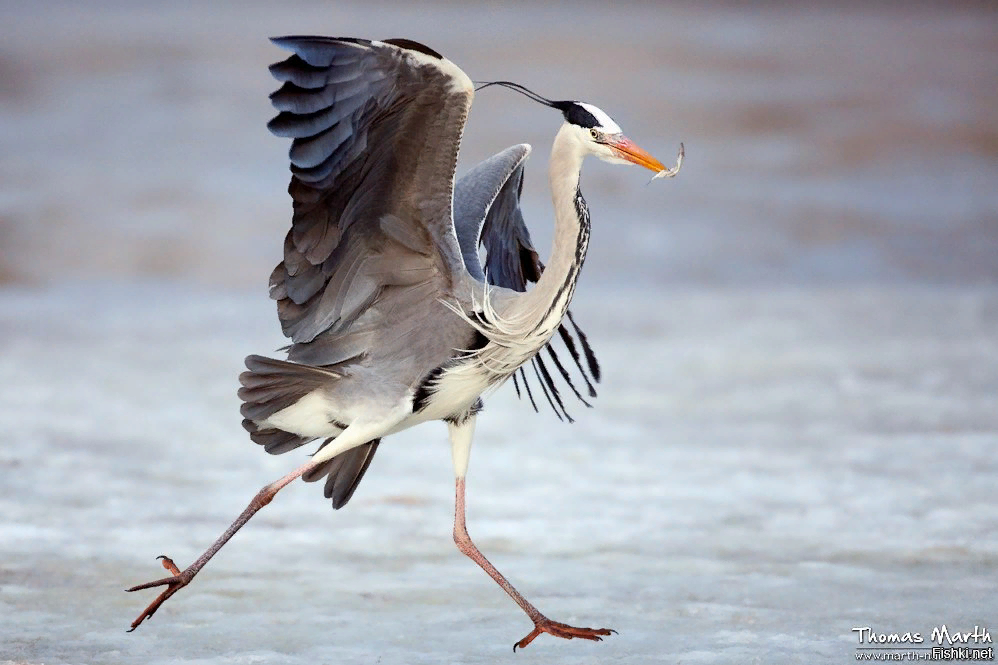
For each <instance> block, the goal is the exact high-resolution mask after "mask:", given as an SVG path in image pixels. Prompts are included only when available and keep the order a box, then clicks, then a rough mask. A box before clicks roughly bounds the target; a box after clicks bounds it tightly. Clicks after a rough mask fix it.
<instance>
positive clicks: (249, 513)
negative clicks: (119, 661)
mask: <svg viewBox="0 0 998 665" xmlns="http://www.w3.org/2000/svg"><path fill="white" fill-rule="evenodd" d="M316 464H317V462H315V461H310V462H307V463H306V464H303V465H302V466H300V467H298V468H297V469H295V470H294V471H292V472H291V473H289V474H288V475H286V476H284V477H283V478H281V479H280V480H277V481H274V482H272V483H270V484H269V485H266V486H264V487H263V488H262V489H261V490H260V491H259V492H257V494H256V496H254V497H253V500H252V501H250V503H249V505H248V506H246V509H245V510H244V511H243V512H242V513H241V514H240V515H239V517H237V518H236V521H235V522H233V523H232V524H231V525H230V526H229V528H228V529H226V530H225V533H223V534H222V535H221V536H220V537H219V538H218V540H216V541H215V543H214V544H213V545H212V546H211V547H209V548H208V549H207V550H206V551H205V553H204V554H202V555H201V556H200V557H199V558H198V560H197V561H195V562H194V563H192V564H191V565H190V566H188V567H187V569H186V570H184V571H182V572H181V571H180V569H179V568H177V566H176V564H174V563H173V560H172V559H170V557H168V556H165V555H164V556H160V557H158V558H159V559H162V561H163V567H164V568H166V569H167V570H168V571H170V572H171V573H173V577H164V578H163V579H161V580H155V581H153V582H146V583H145V584H139V585H137V586H133V587H132V588H130V589H125V590H126V591H138V590H140V589H151V588H152V587H157V586H165V587H166V589H165V590H164V591H163V593H161V594H159V596H158V597H157V598H156V600H154V601H152V603H150V604H149V607H147V608H146V609H145V610H144V611H143V612H142V614H140V615H139V616H138V618H137V619H135V621H133V622H132V627H131V628H129V629H128V632H132V631H133V630H135V629H136V628H138V627H139V624H141V623H142V622H143V621H145V620H146V619H148V618H150V617H152V615H153V614H155V613H156V610H158V609H159V606H160V605H162V604H163V603H164V602H166V600H167V598H169V597H170V596H172V595H173V594H175V593H177V592H178V591H180V590H181V589H183V588H184V587H185V586H187V585H188V584H190V583H191V580H193V579H194V576H195V575H197V574H198V571H199V570H201V569H202V568H204V566H205V564H207V563H208V561H210V560H211V557H213V556H215V554H216V553H217V552H218V550H220V549H222V546H223V545H225V543H227V542H229V539H230V538H232V536H234V535H236V531H239V529H241V528H242V527H243V525H244V524H246V523H247V522H249V520H250V518H251V517H253V515H255V514H256V512H257V511H258V510H260V509H261V508H263V507H264V506H266V505H267V504H268V503H270V502H271V500H272V499H273V498H274V496H275V495H276V494H277V493H278V492H280V491H281V490H282V489H283V488H284V487H285V486H286V485H288V484H289V483H290V482H292V481H293V480H295V479H296V478H298V477H300V476H301V475H302V474H305V473H307V472H308V471H309V469H311V468H312V467H314V466H315V465H316Z"/></svg>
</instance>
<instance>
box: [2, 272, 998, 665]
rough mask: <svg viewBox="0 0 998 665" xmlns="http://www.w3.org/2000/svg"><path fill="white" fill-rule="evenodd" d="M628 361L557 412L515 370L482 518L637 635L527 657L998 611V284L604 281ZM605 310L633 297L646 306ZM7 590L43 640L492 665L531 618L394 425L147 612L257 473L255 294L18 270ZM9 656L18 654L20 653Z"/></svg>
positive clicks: (509, 568) (49, 657) (441, 433)
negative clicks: (537, 401) (239, 386)
mask: <svg viewBox="0 0 998 665" xmlns="http://www.w3.org/2000/svg"><path fill="white" fill-rule="evenodd" d="M576 309H577V311H578V317H579V319H580V321H582V322H584V323H585V325H586V326H587V328H588V329H589V332H590V336H591V338H592V339H593V341H594V344H595V345H596V348H597V351H598V353H599V354H600V358H601V360H602V361H603V364H604V366H605V368H606V377H605V379H604V382H603V385H602V395H601V397H600V398H599V399H598V401H597V408H595V409H593V410H585V409H583V410H578V409H577V410H576V411H577V413H576V415H577V417H578V422H577V423H576V424H574V425H564V424H561V423H559V422H558V421H557V420H555V418H554V416H553V415H552V414H550V413H542V414H536V415H535V414H532V413H530V412H529V407H528V406H527V405H526V404H524V403H521V402H518V401H517V400H516V399H515V396H514V395H513V392H512V389H511V388H510V387H504V388H503V389H502V390H501V391H500V392H499V393H498V394H497V395H496V396H494V397H493V398H492V399H490V400H489V401H488V403H487V408H486V412H485V413H484V414H483V415H482V417H481V418H480V420H479V428H478V436H477V439H476V447H475V450H474V451H473V454H472V460H471V470H470V476H469V520H470V522H469V528H470V531H471V533H472V535H473V536H474V537H475V538H476V539H477V540H478V543H479V545H480V546H481V548H482V549H483V550H484V551H485V552H486V553H487V555H489V556H490V557H491V558H492V560H493V561H494V563H495V564H496V565H497V566H498V567H499V568H500V570H503V571H504V572H505V573H506V574H507V575H508V576H509V577H510V578H511V580H512V581H513V582H514V583H515V584H517V585H518V586H519V588H520V589H521V590H522V591H523V592H524V593H525V594H526V595H527V596H528V597H529V598H531V599H532V600H533V601H534V602H535V603H537V604H538V605H539V607H540V608H541V609H542V611H545V612H547V613H549V615H550V616H552V617H553V618H556V619H558V620H562V621H569V622H578V623H581V624H583V625H601V626H602V625H607V626H610V627H613V628H616V629H617V630H619V631H620V634H619V635H616V636H613V637H612V638H610V639H608V640H607V641H606V642H605V643H603V644H599V645H593V644H589V643H576V642H573V643H565V642H562V641H560V640H555V639H553V638H550V637H545V636H542V637H541V638H539V639H538V640H537V641H536V642H535V643H534V644H532V645H531V646H530V647H529V648H528V649H526V650H525V651H524V652H522V653H520V654H518V655H517V656H516V658H517V659H518V662H519V661H520V660H522V661H523V662H545V663H559V662H565V663H568V662H579V660H580V659H582V660H585V661H587V662H606V663H610V662H625V663H648V662H670V663H690V662H716V663H746V662H749V663H752V662H758V663H773V662H792V663H816V662H829V663H831V662H843V661H844V660H846V659H848V658H850V657H851V655H852V650H853V648H854V647H855V646H856V645H855V641H856V640H855V635H854V634H853V633H851V632H850V631H851V629H852V628H853V627H859V626H866V625H869V626H872V627H874V628H876V629H878V630H882V631H889V632H891V631H906V630H912V631H915V630H919V631H922V632H924V633H926V634H927V633H928V631H929V630H931V628H932V627H933V626H935V625H937V624H941V623H946V624H948V625H949V626H951V627H952V626H954V625H956V626H961V627H966V629H970V628H972V626H973V625H974V624H980V625H990V623H989V622H992V621H993V619H994V616H995V603H994V596H993V588H992V587H993V584H992V582H993V580H994V577H995V574H996V565H998V529H996V527H998V504H996V502H995V500H994V499H995V480H996V464H995V459H994V457H995V455H994V453H995V445H996V443H998V440H996V432H998V398H996V395H998V294H996V293H995V292H994V291H987V290H984V291H981V290H972V289H856V290H844V289H841V290H815V289H811V290H785V291H779V292H775V293H773V292H765V291H753V290H744V291H736V292H731V291H706V290H695V289H689V290H676V291H667V292H658V291H656V292H644V293H638V294H632V295H628V296H626V297H621V295H620V294H619V293H615V292H610V291H605V290H600V289H598V288H592V289H588V290H587V292H586V293H585V294H582V295H581V296H580V299H579V302H578V306H577V308H576ZM612 322H621V323H622V328H620V329H618V327H617V326H616V325H615V324H614V323H612ZM0 333H2V335H3V339H4V348H3V351H2V355H0V384H2V385H4V386H5V392H4V402H5V405H4V406H5V408H4V409H3V410H2V411H0V429H2V430H3V431H5V432H7V433H8V435H7V437H6V438H7V445H6V446H4V447H3V449H2V451H0V469H2V471H3V476H4V482H3V486H2V487H3V489H2V493H0V514H2V515H3V516H4V517H3V520H2V522H0V575H2V577H0V580H2V587H0V615H2V616H3V623H2V627H0V635H2V637H3V639H2V642H3V646H2V652H3V655H4V656H5V657H7V658H12V659H14V660H15V661H16V662H27V663H32V664H35V663H46V664H52V663H63V662H67V663H78V662H86V663H91V662H93V663H97V662H100V663H115V662H121V663H200V662H204V663H209V662H210V663H253V662H267V663H316V662H330V663H332V662H368V663H373V662H383V663H440V662H482V663H484V662H493V661H495V660H496V659H498V658H509V657H511V654H510V653H509V650H510V646H511V645H512V643H513V642H514V641H515V640H517V639H519V638H520V637H522V636H523V635H525V634H526V632H527V631H528V630H529V628H530V624H529V622H528V621H527V619H526V618H525V617H524V616H523V614H522V613H521V612H520V610H519V609H518V608H517V607H516V606H515V605H514V604H513V603H512V602H511V601H510V600H509V599H508V598H507V597H506V596H505V595H504V594H503V592H502V591H501V590H500V589H499V588H498V587H497V586H496V585H495V584H494V583H493V582H492V581H491V580H490V579H488V577H487V576H486V575H485V574H484V573H483V572H481V571H480V570H479V569H478V568H477V567H476V566H475V565H474V564H473V563H472V562H470V561H469V560H467V559H465V558H464V557H463V556H462V555H461V554H460V553H459V552H458V551H457V549H456V548H455V547H454V546H453V543H452V542H451V539H450V527H451V521H450V520H451V514H452V513H451V511H452V477H451V470H450V459H449V449H448V445H447V442H446V434H445V429H444V428H443V427H442V426H440V425H435V424H432V423H431V424H427V425H423V426H421V427H419V428H417V429H414V430H410V431H408V432H405V433H402V434H400V435H397V436H394V437H392V438H390V439H389V440H388V441H387V443H385V444H384V445H383V446H382V449H381V451H379V453H378V456H377V458H376V460H375V462H374V464H373V465H372V467H371V469H370V471H369V474H368V476H367V478H365V480H364V482H363V483H362V484H361V486H360V488H359V489H358V491H357V494H356V495H355V497H354V498H353V500H352V502H351V503H350V504H349V505H348V506H347V507H346V508H345V509H343V510H341V511H339V512H335V513H334V512H333V511H332V509H331V508H330V506H329V503H328V501H326V500H324V499H323V498H322V496H321V491H320V488H319V487H318V486H316V485H305V484H303V483H295V484H293V485H291V486H290V487H289V488H288V489H286V490H285V491H284V492H283V493H281V494H280V495H279V496H278V497H277V499H276V500H275V501H274V503H272V504H271V505H270V506H268V507H267V508H266V509H264V510H263V511H262V512H261V513H260V514H259V515H258V516H257V517H256V518H254V520H253V521H251V522H250V524H249V525H248V526H247V527H246V528H245V529H244V530H243V531H242V532H240V533H239V534H238V535H237V536H236V537H235V538H234V539H233V541H232V542H230V543H229V544H228V545H227V546H226V547H225V548H224V549H223V550H222V552H221V553H220V554H219V555H218V556H217V557H216V559H215V560H213V561H212V562H211V563H210V564H209V565H208V567H207V568H206V569H205V570H204V571H203V572H202V573H201V575H200V576H199V577H198V578H197V579H196V580H195V582H194V583H193V584H192V585H191V586H190V587H188V588H187V589H185V590H183V591H181V592H180V593H179V594H178V595H177V596H175V597H174V598H173V599H171V600H170V601H168V602H167V604H166V605H164V606H163V608H162V609H161V610H160V611H159V613H158V614H157V615H156V616H155V618H154V619H153V620H151V621H149V622H148V623H146V624H144V625H142V626H141V627H140V628H139V629H138V630H137V631H136V632H135V633H132V634H126V633H125V632H124V630H125V628H127V626H128V624H129V622H130V621H131V620H132V619H133V618H134V617H135V616H136V615H137V613H138V612H139V611H140V610H141V609H142V607H144V606H145V604H146V603H147V602H148V601H149V600H151V598H152V597H153V593H152V592H149V591H147V592H139V593H135V594H126V593H124V592H123V591H122V589H123V588H124V587H126V586H129V585H132V584H137V583H139V582H144V581H148V580H150V579H154V578H156V577H159V576H162V574H163V572H162V570H161V569H160V567H159V565H158V562H156V561H154V559H153V557H155V556H156V555H158V554H162V553H166V554H169V555H170V556H172V557H174V558H175V559H176V560H177V562H178V564H180V565H182V566H183V565H186V563H188V562H189V561H190V560H192V559H193V558H194V557H196V556H197V554H199V553H200V551H201V550H202V549H203V548H204V547H206V546H207V545H208V544H209V543H210V542H211V541H212V540H213V539H214V538H215V537H216V536H217V535H218V534H219V533H220V532H221V531H222V530H223V529H224V527H225V526H226V525H227V524H228V523H229V521H230V520H231V519H233V518H234V517H235V515H236V514H237V513H238V512H239V511H240V510H241V509H242V508H243V506H244V505H245V503H246V502H247V501H248V500H249V499H250V498H251V496H252V495H253V493H254V492H255V491H256V490H257V489H258V488H259V487H260V486H261V485H263V484H264V483H266V482H269V481H270V480H272V479H274V478H276V477H278V476H279V475H283V473H285V472H286V471H288V470H290V469H291V468H292V467H293V466H295V465H297V464H298V463H300V462H301V461H302V460H303V459H304V455H303V454H302V453H301V452H299V453H297V454H295V453H290V454H287V455H284V456H281V457H269V456H267V455H265V454H264V453H263V452H262V451H261V450H260V449H258V448H257V447H256V446H254V445H253V444H252V443H250V442H249V441H248V439H247V437H246V435H245V433H244V432H243V431H242V429H241V428H240V427H239V426H238V414H237V408H238V402H237V399H236V397H235V388H236V385H235V376H236V374H237V373H238V371H239V369H240V360H241V358H242V356H243V355H245V354H246V353H249V352H253V351H265V350H267V349H271V348H274V347H275V346H277V345H278V344H280V343H281V339H280V338H279V336H278V335H277V334H276V324H275V323H274V322H273V320H272V311H271V306H270V304H269V303H268V302H266V300H265V299H264V298H262V297H260V296H258V295H256V294H245V295H244V294H223V293H218V292H216V291H212V292H207V291H201V292H199V291H197V290H192V289H182V288H166V287H162V286H148V285H147V286H138V287H132V288H127V289H126V288H122V287H117V286H106V287H93V288H90V287H88V288H75V289H74V288H68V287H67V288H61V289H53V290H47V291H43V292H37V291H24V290H15V289H11V290H8V291H7V292H5V293H3V294H2V295H0ZM0 662H2V661H0Z"/></svg>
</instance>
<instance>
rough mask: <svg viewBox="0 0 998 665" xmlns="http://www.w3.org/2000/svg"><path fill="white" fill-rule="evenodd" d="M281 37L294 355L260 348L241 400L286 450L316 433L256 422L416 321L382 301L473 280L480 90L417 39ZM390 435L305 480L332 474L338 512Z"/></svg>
mask: <svg viewBox="0 0 998 665" xmlns="http://www.w3.org/2000/svg"><path fill="white" fill-rule="evenodd" d="M273 41H274V43H275V44H277V45H278V46H280V47H282V48H285V49H288V50H290V51H292V52H293V54H292V55H291V56H290V57H289V58H287V59H286V60H284V61H282V62H279V63H276V64H274V65H272V66H271V67H270V71H271V73H272V74H273V76H274V77H275V78H276V79H278V80H279V81H282V82H283V85H282V87H281V88H280V89H279V90H277V91H276V92H275V93H274V94H272V95H271V101H272V103H273V105H274V106H275V108H276V109H277V110H278V111H279V113H278V115H277V116H276V117H274V118H273V119H272V120H271V121H270V123H269V124H268V128H269V129H270V130H271V131H272V132H273V133H274V134H276V135H278V136H282V137H288V138H291V139H292V144H291V151H290V160H291V173H292V177H291V184H290V186H289V187H288V192H289V193H290V194H291V197H292V199H293V206H294V213H293V217H292V226H291V230H290V231H289V232H288V234H287V237H286V238H285V242H284V260H283V261H282V262H281V263H280V264H279V265H278V266H277V267H276V268H275V269H274V271H273V273H272V274H271V277H270V295H271V297H272V298H273V299H274V300H276V301H277V310H278V317H279V318H280V321H281V327H282V329H283V331H284V334H285V335H286V336H287V337H289V338H291V341H292V344H291V346H290V347H289V359H291V360H294V361H296V362H294V363H286V362H283V361H271V360H269V359H263V358H259V357H256V356H251V357H250V358H248V359H247V368H248V369H249V370H250V371H248V372H245V373H244V374H243V375H242V376H241V378H240V380H241V381H242V383H243V389H242V390H241V391H240V397H242V398H243V399H244V404H243V413H244V415H245V416H246V418H247V420H246V421H244V426H245V427H246V428H247V430H249V431H250V434H251V437H252V439H253V440H254V441H256V442H257V443H259V444H261V445H264V446H265V447H266V450H267V452H271V453H275V454H277V453H282V452H286V451H288V450H291V449H294V448H296V447H298V446H300V445H303V444H305V443H307V442H308V441H309V439H305V438H301V437H297V436H295V435H293V434H290V433H288V432H283V431H281V430H279V429H274V428H267V429H260V428H259V427H257V425H256V424H255V421H259V420H260V419H262V418H265V417H267V416H269V415H270V414H271V413H273V412H274V411H275V410H276V409H278V408H283V406H286V405H287V403H289V400H290V402H293V401H294V400H295V399H297V398H300V397H301V396H302V395H304V394H306V393H307V391H308V389H310V384H309V381H310V380H311V379H312V374H310V373H309V371H308V370H309V369H311V370H315V371H330V372H331V371H334V370H332V369H330V368H329V367H330V366H335V365H338V364H342V363H347V362H349V361H351V360H353V359H357V358H360V357H362V356H364V355H365V354H368V353H370V352H371V350H372V349H377V348H379V347H383V346H384V345H383V344H382V342H383V341H384V339H386V338H388V339H398V338H404V337H405V334H406V333H407V332H409V331H408V330H403V329H401V328H402V327H404V326H405V325H406V324H404V323H403V322H402V321H401V320H399V318H398V317H395V318H391V317H387V318H386V314H385V312H384V310H385V309H387V310H388V311H391V309H392V305H393V303H405V304H406V305H407V306H408V307H410V308H413V307H420V306H424V309H426V307H425V304H427V303H436V302H437V300H438V299H439V298H441V297H442V296H445V295H448V292H449V290H450V289H452V288H453V287H454V285H455V284H456V283H457V282H459V281H460V280H461V279H463V278H464V277H465V274H464V272H465V270H466V269H465V267H464V262H463V261H462V260H461V255H460V247H459V245H458V242H457V235H456V233H455V230H454V225H453V221H452V201H453V183H454V169H455V166H456V163H457V154H458V149H459V147H460V142H461V135H462V133H463V130H464V123H465V120H466V118H467V115H468V110H469V108H470V106H471V100H472V96H473V94H474V92H473V86H472V83H471V81H470V79H468V77H467V76H466V75H465V74H464V72H462V71H461V70H460V69H458V68H457V67H456V66H455V65H453V63H451V62H449V61H447V60H445V59H443V58H442V56H440V54H438V53H436V52H435V51H433V50H431V49H429V48H427V47H425V46H423V45H421V44H418V43H416V42H413V41H409V40H404V39H395V40H385V41H383V42H378V41H370V40H365V39H355V38H329V37H281V38H277V39H274V40H273ZM389 290H390V292H388V291H389ZM379 303H380V304H379ZM386 303H387V305H386ZM379 308H381V309H379ZM298 363H307V364H308V365H318V366H323V367H325V368H326V369H325V370H323V369H317V368H308V365H299V364H298ZM413 364H418V363H413ZM306 368H307V369H306ZM277 373H279V374H280V380H277V379H275V378H274V376H275V375H276V374H277ZM289 376H290V379H289V378H288V377H289ZM291 379H294V380H291ZM344 427H345V425H344ZM328 442H329V440H327V441H326V443H328ZM378 443H379V442H378V441H371V442H368V443H367V444H365V445H363V446H360V447H358V448H354V449H352V450H350V451H347V452H345V453H343V454H341V455H338V456H336V457H335V458H333V459H331V460H329V461H328V462H326V463H325V464H323V465H320V466H319V467H317V468H316V469H314V470H312V472H311V473H309V474H308V477H307V478H305V479H306V480H307V481H314V480H318V479H319V478H321V477H323V476H326V477H327V480H326V483H325V495H326V497H327V498H331V499H332V501H333V507H334V508H340V507H342V506H343V505H344V504H346V502H347V501H349V499H350V497H351V496H352V495H353V492H354V490H355V489H356V487H357V485H358V483H359V482H360V480H361V479H362V478H363V476H364V473H365V472H366V470H367V468H368V466H369V465H370V463H371V460H372V458H373V456H374V453H375V452H376V451H377V448H378ZM323 445H325V443H324V444H323Z"/></svg>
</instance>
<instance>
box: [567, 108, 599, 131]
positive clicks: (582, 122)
mask: <svg viewBox="0 0 998 665" xmlns="http://www.w3.org/2000/svg"><path fill="white" fill-rule="evenodd" d="M562 113H564V115H565V120H567V121H568V122H570V123H572V124H573V125H578V126H579V127H585V128H586V129H591V128H593V127H599V126H600V124H599V121H598V120H596V116H594V115H593V114H592V113H590V112H589V111H587V110H586V109H584V108H582V106H580V105H578V104H576V103H574V102H570V103H569V104H566V106H565V108H564V109H562Z"/></svg>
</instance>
